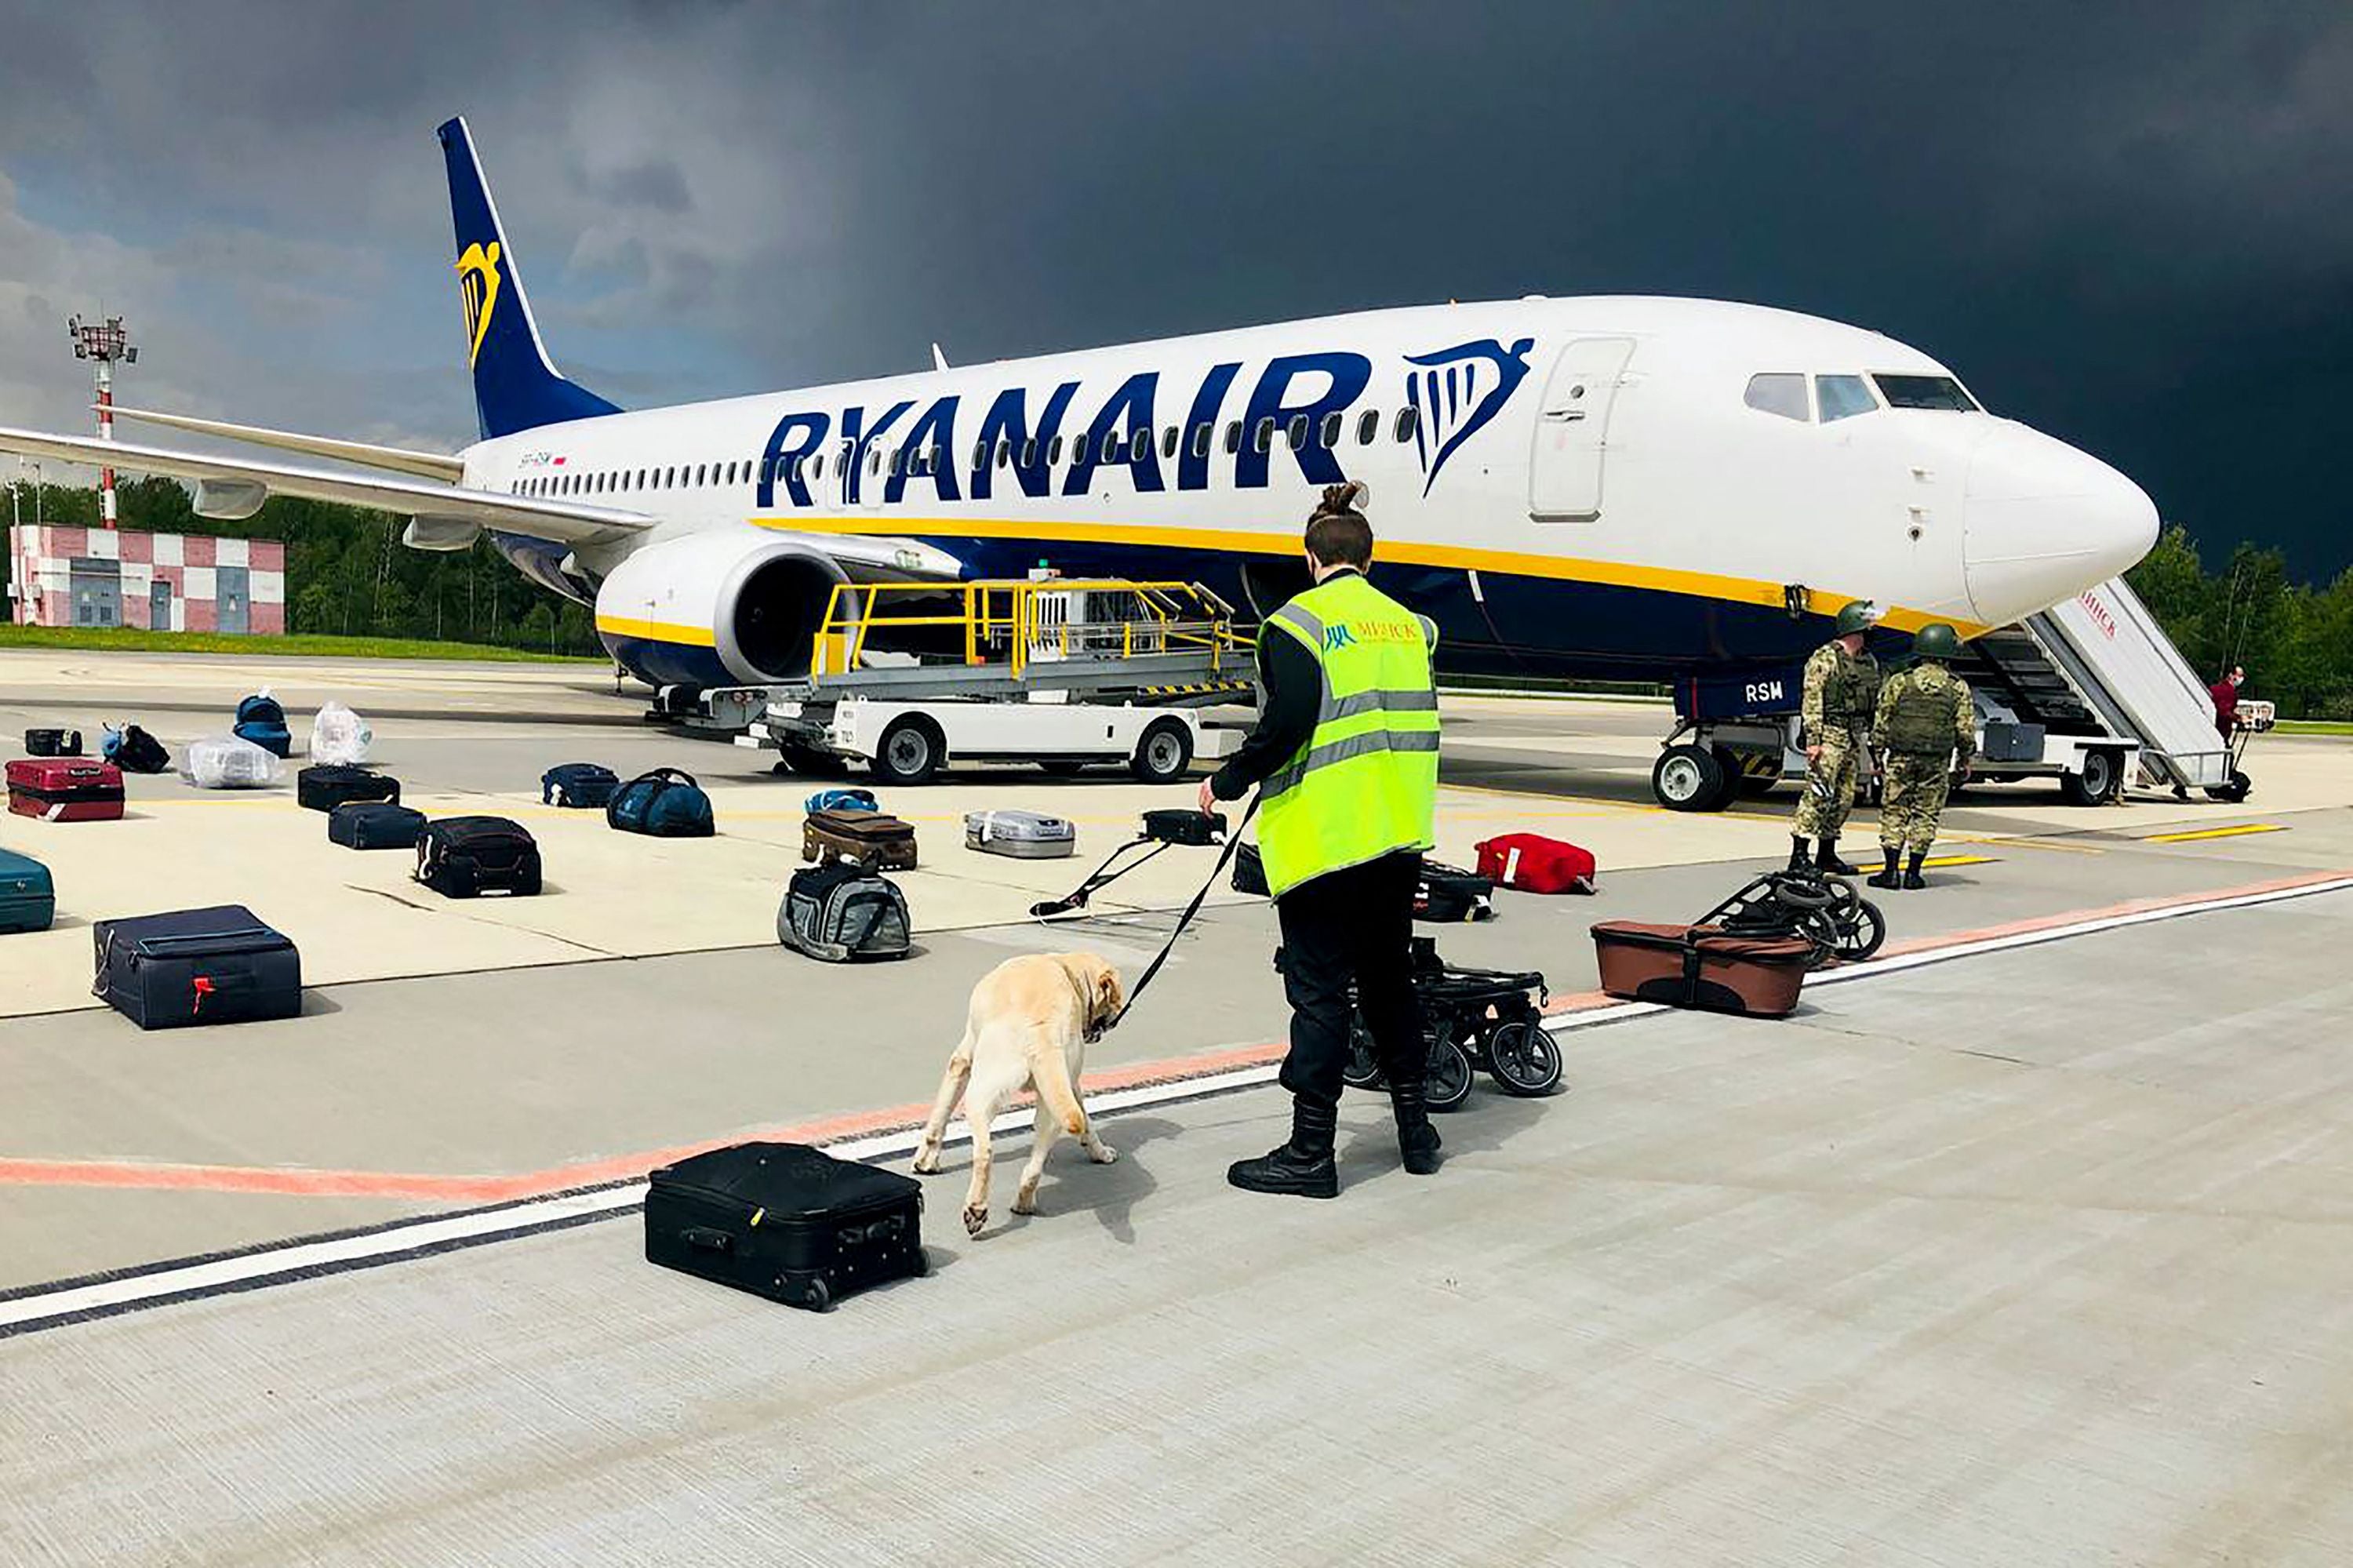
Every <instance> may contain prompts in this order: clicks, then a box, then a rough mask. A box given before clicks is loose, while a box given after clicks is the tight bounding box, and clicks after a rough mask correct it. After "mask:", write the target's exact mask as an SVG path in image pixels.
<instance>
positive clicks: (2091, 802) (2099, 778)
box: [2059, 751, 2124, 806]
mask: <svg viewBox="0 0 2353 1568" xmlns="http://www.w3.org/2000/svg"><path fill="white" fill-rule="evenodd" d="M2123 784H2124V768H2123V766H2122V765H2121V763H2120V761H2119V759H2118V758H2117V757H2116V753H2115V752H2113V751H2087V752H2085V753H2084V770H2083V771H2082V772H2081V773H2063V774H2061V775H2060V776H2059V792H2060V793H2061V794H2062V795H2064V796H2065V797H2066V798H2067V803H2068V804H2069V805H2071V806H2105V805H2106V804H2107V803H2108V802H2109V801H2111V800H2115V799H2116V790H2117V789H2119V788H2121V787H2122V786H2123Z"/></svg>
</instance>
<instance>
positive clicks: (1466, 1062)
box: [1426, 1040, 1471, 1111]
mask: <svg viewBox="0 0 2353 1568" xmlns="http://www.w3.org/2000/svg"><path fill="white" fill-rule="evenodd" d="M1426 1093H1427V1095H1428V1097H1429V1101H1430V1109H1431V1110H1434V1111H1451V1110H1460V1109H1461V1107H1462V1102H1463V1101H1464V1100H1467V1099H1469V1098H1470V1097H1471V1058H1470V1057H1469V1056H1467V1055H1465V1054H1463V1051H1462V1047H1461V1046H1460V1045H1457V1044H1455V1043H1454V1042H1453V1041H1451V1040H1440V1041H1439V1042H1438V1043H1437V1044H1435V1045H1433V1046H1432V1047H1431V1048H1430V1085H1429V1088H1428V1090H1427V1091H1426Z"/></svg>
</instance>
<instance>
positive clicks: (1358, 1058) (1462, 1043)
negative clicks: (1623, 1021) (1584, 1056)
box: [1274, 937, 1561, 1111]
mask: <svg viewBox="0 0 2353 1568" xmlns="http://www.w3.org/2000/svg"><path fill="white" fill-rule="evenodd" d="M1274 967H1275V968H1276V969H1282V951H1281V950H1280V949H1277V950H1276V952H1275V955H1274ZM1413 992H1414V999H1415V1001H1417V1002H1419V1004H1420V1011H1421V1035H1422V1039H1423V1040H1424V1041H1425V1042H1426V1043H1427V1044H1428V1045H1429V1047H1430V1071H1429V1091H1428V1092H1429V1099H1430V1109H1431V1110H1434V1111H1451V1110H1457V1109H1460V1108H1461V1105H1462V1102H1463V1101H1464V1100H1467V1099H1469V1098H1470V1097H1471V1082H1472V1075H1473V1074H1474V1073H1478V1072H1483V1073H1485V1074H1486V1075H1488V1076H1489V1077H1490V1078H1492V1079H1493V1080H1494V1082H1495V1086H1496V1087H1498V1088H1500V1089H1502V1090H1503V1091H1504V1093H1505V1094H1507V1095H1517V1096H1522V1097H1537V1096H1542V1095H1548V1094H1550V1093H1552V1092H1553V1090H1554V1089H1555V1088H1556V1087H1558V1086H1559V1085H1560V1074H1561V1057H1560V1046H1559V1044H1557V1043H1556V1041H1555V1040H1554V1039H1553V1037H1552V1036H1551V1034H1549V1033H1546V1030H1545V1027H1544V1001H1545V1000H1546V997H1547V995H1549V993H1548V992H1547V991H1546V989H1545V978H1544V976H1542V975H1540V974H1536V973H1535V972H1533V971H1530V972H1527V973H1524V974H1514V973H1509V972H1506V971H1504V970H1501V969H1461V968H1458V967H1456V966H1454V965H1452V964H1449V963H1448V962H1446V961H1445V960H1444V959H1440V957H1439V956H1438V943H1437V940H1436V939H1435V938H1430V937H1416V938H1414V939H1413ZM1532 992H1533V993H1534V994H1533V995H1531V994H1530V993H1532ZM1340 1077H1341V1081H1342V1082H1344V1083H1345V1084H1346V1085H1347V1086H1349V1087H1350V1088H1352V1089H1377V1088H1381V1087H1383V1086H1385V1083H1386V1080H1385V1079H1384V1077H1383V1075H1382V1073H1381V1064H1380V1053H1379V1051H1378V1050H1377V1048H1376V1047H1375V1045H1374V1044H1373V1034H1372V1031H1371V1030H1369V1029H1367V1028H1366V1027H1365V1020H1364V1015H1363V1014H1362V1013H1360V1012H1355V1011H1354V1010H1353V1008H1352V1010H1351V1012H1350V1015H1349V1022H1348V1065H1347V1066H1346V1067H1345V1069H1344V1070H1343V1071H1342V1073H1341V1075H1340Z"/></svg>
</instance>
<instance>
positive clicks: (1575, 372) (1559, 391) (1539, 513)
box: [1528, 337, 1634, 523]
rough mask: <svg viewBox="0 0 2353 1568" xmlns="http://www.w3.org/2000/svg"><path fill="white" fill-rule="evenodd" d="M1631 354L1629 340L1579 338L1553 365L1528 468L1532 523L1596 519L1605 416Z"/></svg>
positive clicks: (1604, 455)
mask: <svg viewBox="0 0 2353 1568" xmlns="http://www.w3.org/2000/svg"><path fill="white" fill-rule="evenodd" d="M1633 353H1634V340H1633V339H1632V338H1630V337H1581V338H1578V339H1577V340H1576V341H1575V342H1573V343H1571V344H1569V345H1568V346H1567V348H1564V349H1562V350H1561V351H1560V357H1559V358H1558V359H1556V360H1555V361H1554V362H1553V367H1552V375H1551V376H1550V377H1549V378H1548V379H1547V380H1546V382H1545V389H1544V399H1543V401H1542V402H1541V403H1539V404H1538V405H1537V408H1536V433H1535V449H1534V450H1533V451H1532V453H1531V454H1530V458H1529V462H1528V515H1529V516H1530V517H1532V518H1534V519H1535V521H1537V522H1539V523H1590V522H1593V521H1595V520H1596V519H1598V518H1599V516H1600V515H1601V501H1602V482H1603V478H1604V469H1605V467H1606V465H1607V462H1608V460H1609V415H1610V410H1611V409H1612V408H1615V407H1616V405H1617V401H1618V383H1619V380H1620V376H1622V375H1623V374H1624V372H1625V369H1626V362H1627V360H1629V359H1630V358H1631V357H1632V356H1633Z"/></svg>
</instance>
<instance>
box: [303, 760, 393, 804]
mask: <svg viewBox="0 0 2353 1568" xmlns="http://www.w3.org/2000/svg"><path fill="white" fill-rule="evenodd" d="M294 800H295V801H296V803H297V804H299V805H302V806H307V807H309V808H310V809H311V810H313V811H332V810H334V809H335V808H336V807H338V806H347V805H349V804H351V803H352V802H353V801H354V800H389V801H391V802H392V803H393V804H394V805H398V804H399V803H400V780H399V779H394V778H391V777H388V776H387V775H385V774H382V773H378V772H377V771H376V770H375V768H353V767H352V766H350V765H349V764H346V763H340V762H322V763H320V764H318V765H317V766H316V767H312V768H304V769H302V771H301V772H300V773H297V774H296V775H294Z"/></svg>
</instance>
